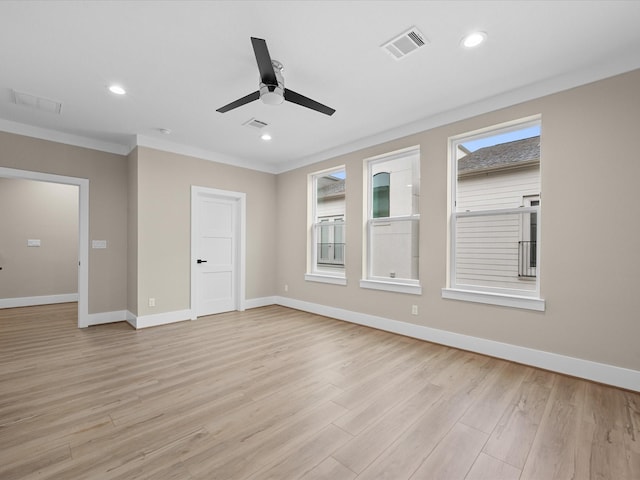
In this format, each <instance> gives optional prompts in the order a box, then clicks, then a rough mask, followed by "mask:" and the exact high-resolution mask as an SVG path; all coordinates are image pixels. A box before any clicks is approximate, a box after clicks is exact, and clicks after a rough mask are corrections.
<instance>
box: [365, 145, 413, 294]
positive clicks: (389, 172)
mask: <svg viewBox="0 0 640 480" xmlns="http://www.w3.org/2000/svg"><path fill="white" fill-rule="evenodd" d="M366 166H367V180H366V182H367V185H366V189H365V191H366V192H367V200H366V202H365V205H366V215H365V218H366V232H365V239H366V246H365V248H364V252H365V253H364V259H363V260H364V265H365V267H364V270H365V271H364V274H363V280H361V282H360V286H361V287H364V288H375V289H381V290H391V291H398V292H403V293H416V294H419V293H421V290H420V283H419V275H418V259H419V248H418V246H419V230H420V214H419V210H418V205H419V199H420V150H419V148H417V147H412V148H409V149H404V150H401V151H398V152H394V153H391V154H388V155H384V156H382V157H376V158H373V159H369V160H368V161H367V162H366Z"/></svg>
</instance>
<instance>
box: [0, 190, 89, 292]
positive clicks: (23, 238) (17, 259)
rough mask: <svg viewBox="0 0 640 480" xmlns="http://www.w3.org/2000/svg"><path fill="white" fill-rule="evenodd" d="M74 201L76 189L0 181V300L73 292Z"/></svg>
mask: <svg viewBox="0 0 640 480" xmlns="http://www.w3.org/2000/svg"><path fill="white" fill-rule="evenodd" d="M78 199H79V191H78V187H77V186H76V185H62V184H55V183H48V182H38V181H34V180H26V179H18V178H0V206H1V207H0V226H1V227H0V267H2V271H0V299H10V298H32V299H33V298H34V297H47V298H49V297H51V296H65V297H66V296H69V295H77V294H78V231H79V230H78V218H79V217H78V208H79V205H78ZM30 240H37V242H38V245H37V246H29V245H28V242H29V241H30Z"/></svg>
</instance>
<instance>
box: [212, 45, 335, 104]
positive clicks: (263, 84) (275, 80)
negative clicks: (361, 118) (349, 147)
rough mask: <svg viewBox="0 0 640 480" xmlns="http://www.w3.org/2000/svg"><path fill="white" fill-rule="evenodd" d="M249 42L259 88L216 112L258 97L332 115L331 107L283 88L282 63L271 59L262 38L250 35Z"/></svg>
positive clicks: (265, 100)
mask: <svg viewBox="0 0 640 480" xmlns="http://www.w3.org/2000/svg"><path fill="white" fill-rule="evenodd" d="M251 44H252V45H253V53H255V55H256V62H257V63H258V71H259V72H260V89H259V90H258V91H256V92H253V93H250V94H249V95H247V96H245V97H242V98H239V99H238V100H236V101H234V102H231V103H230V104H228V105H225V106H224V107H220V108H218V109H217V110H216V112H220V113H225V112H228V111H229V110H233V109H234V108H238V107H241V106H242V105H245V104H247V103H250V102H253V101H254V100H258V99H260V100H262V103H266V104H267V105H279V104H281V103H282V102H283V101H285V100H286V101H287V102H291V103H296V104H298V105H301V106H303V107H307V108H310V109H311V110H315V111H317V112H320V113H324V114H325V115H333V113H334V112H335V110H334V109H333V108H330V107H327V106H326V105H323V104H321V103H319V102H316V101H315V100H312V99H310V98H308V97H305V96H304V95H300V94H299V93H297V92H294V91H293V90H291V89H289V88H284V77H283V76H282V64H281V63H280V62H278V61H276V60H272V59H271V56H270V55H269V49H268V48H267V42H265V41H264V40H263V39H262V38H255V37H251Z"/></svg>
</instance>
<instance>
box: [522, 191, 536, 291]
mask: <svg viewBox="0 0 640 480" xmlns="http://www.w3.org/2000/svg"><path fill="white" fill-rule="evenodd" d="M522 206H523V207H538V206H540V197H539V196H538V195H532V196H526V197H524V198H523V201H522ZM537 245H538V212H535V211H532V212H530V213H526V214H524V215H523V217H522V240H520V242H519V248H518V276H519V277H521V278H536V277H537V276H538V275H537V268H536V267H537V264H538V253H537Z"/></svg>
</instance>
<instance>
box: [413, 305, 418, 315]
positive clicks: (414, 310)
mask: <svg viewBox="0 0 640 480" xmlns="http://www.w3.org/2000/svg"><path fill="white" fill-rule="evenodd" d="M417 314H418V305H411V315H417Z"/></svg>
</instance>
